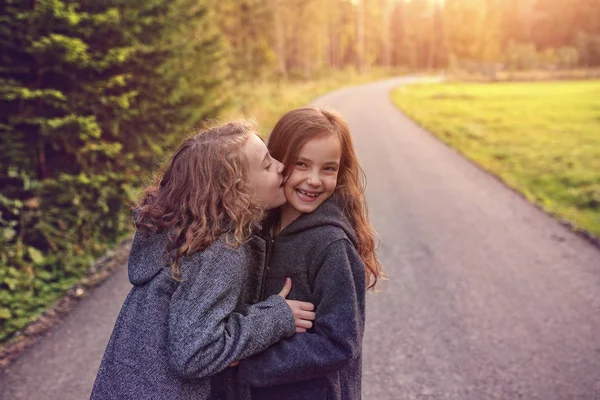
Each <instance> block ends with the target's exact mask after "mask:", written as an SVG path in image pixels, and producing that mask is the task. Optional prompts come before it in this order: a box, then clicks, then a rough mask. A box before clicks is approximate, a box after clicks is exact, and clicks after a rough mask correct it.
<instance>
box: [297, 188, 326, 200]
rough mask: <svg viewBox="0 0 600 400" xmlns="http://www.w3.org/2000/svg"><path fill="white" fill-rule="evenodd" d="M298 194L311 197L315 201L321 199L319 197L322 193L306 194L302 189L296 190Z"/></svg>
mask: <svg viewBox="0 0 600 400" xmlns="http://www.w3.org/2000/svg"><path fill="white" fill-rule="evenodd" d="M296 193H298V194H299V195H301V196H303V197H309V198H311V199H315V198H317V197H319V195H320V194H321V193H309V192H305V191H304V190H302V189H296Z"/></svg>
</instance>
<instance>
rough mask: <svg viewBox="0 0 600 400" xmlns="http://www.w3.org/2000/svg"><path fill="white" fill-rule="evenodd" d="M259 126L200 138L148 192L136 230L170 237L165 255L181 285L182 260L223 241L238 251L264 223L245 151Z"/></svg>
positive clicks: (244, 124)
mask: <svg viewBox="0 0 600 400" xmlns="http://www.w3.org/2000/svg"><path fill="white" fill-rule="evenodd" d="M253 132H256V129H255V126H254V124H252V123H251V122H248V121H235V122H231V123H228V124H225V125H221V126H216V127H212V128H208V129H204V130H199V131H196V132H194V134H193V135H192V136H190V137H188V138H187V139H186V140H184V141H183V143H182V144H181V145H180V146H179V148H178V149H177V151H175V153H174V154H173V156H172V157H171V158H170V159H169V161H168V162H167V164H166V165H165V166H164V167H163V168H162V169H161V171H160V172H159V173H158V174H157V175H156V178H155V182H154V183H153V184H152V185H150V186H149V187H147V188H146V189H145V190H144V193H143V195H142V199H141V200H140V202H139V203H138V205H137V209H138V210H139V212H137V214H136V218H135V221H134V222H135V226H136V228H137V229H138V230H140V231H141V232H143V233H145V234H151V233H156V232H163V231H168V237H169V240H168V244H167V248H166V249H165V250H166V252H167V254H168V255H170V256H171V257H172V263H171V273H172V275H173V277H174V278H175V279H180V268H179V264H180V259H181V257H184V256H189V255H190V254H192V253H194V252H197V251H202V250H204V249H206V248H207V247H208V246H210V244H211V243H213V242H214V241H215V240H217V239H218V238H219V237H220V236H221V235H223V234H226V238H227V242H228V244H230V245H232V246H237V245H239V244H240V243H242V242H243V241H245V240H246V239H247V238H248V237H249V236H250V234H251V230H252V227H253V225H255V224H256V223H258V222H259V221H260V220H261V219H262V217H263V208H262V207H261V206H260V203H259V202H258V201H257V200H256V198H255V196H254V193H253V191H252V188H251V186H250V184H249V183H248V180H247V179H245V176H246V169H247V167H246V166H247V160H246V156H245V154H244V152H243V146H244V143H245V142H246V140H248V137H249V135H251V134H253Z"/></svg>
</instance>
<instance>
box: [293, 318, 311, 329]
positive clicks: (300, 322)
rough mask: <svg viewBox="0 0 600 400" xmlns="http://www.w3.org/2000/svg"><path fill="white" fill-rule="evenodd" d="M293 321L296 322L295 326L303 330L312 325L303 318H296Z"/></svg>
mask: <svg viewBox="0 0 600 400" xmlns="http://www.w3.org/2000/svg"><path fill="white" fill-rule="evenodd" d="M295 323H296V328H303V329H305V330H308V329H310V328H312V326H313V323H312V322H310V321H306V320H304V319H296V320H295Z"/></svg>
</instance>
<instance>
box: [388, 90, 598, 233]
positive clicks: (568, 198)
mask: <svg viewBox="0 0 600 400" xmlns="http://www.w3.org/2000/svg"><path fill="white" fill-rule="evenodd" d="M392 99H393V101H394V103H395V104H396V105H397V106H398V107H399V108H400V109H401V110H402V111H403V112H405V113H406V114H407V115H408V116H410V117H411V118H413V119H414V120H415V121H417V122H418V123H419V124H421V125H422V126H423V127H424V128H425V129H427V130H429V131H430V132H432V133H433V134H434V135H436V136H438V137H439V138H440V139H441V140H443V141H444V142H446V143H447V144H449V145H450V146H452V147H454V148H456V149H457V150H459V151H460V152H461V153H463V154H464V155H465V156H467V157H468V158H470V159H471V160H473V161H474V162H476V163H477V164H479V165H481V166H483V167H484V168H486V169H487V170H489V171H491V172H492V173H494V174H496V175H497V176H499V177H500V178H501V179H502V180H503V181H505V182H506V183H507V184H508V185H509V186H511V187H513V188H514V189H516V190H517V191H519V192H521V193H522V194H524V195H525V197H526V198H527V199H529V200H530V201H532V202H534V203H536V204H538V205H539V206H540V207H541V208H542V209H544V210H546V211H547V212H549V213H551V214H553V215H555V216H557V217H559V218H560V219H562V220H564V221H566V222H568V223H570V224H571V225H572V226H573V227H574V228H575V229H576V230H582V231H586V232H588V233H591V234H593V235H595V236H596V238H598V237H600V81H598V80H596V81H571V82H568V81H562V82H544V83H502V84H499V83H497V84H474V83H438V84H426V85H414V86H404V87H401V88H398V89H396V90H395V91H394V92H393V93H392Z"/></svg>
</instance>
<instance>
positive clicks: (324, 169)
mask: <svg viewBox="0 0 600 400" xmlns="http://www.w3.org/2000/svg"><path fill="white" fill-rule="evenodd" d="M341 158H342V146H341V143H340V139H339V138H338V136H337V135H335V134H328V135H325V136H321V137H317V138H314V139H311V140H309V141H308V142H306V143H305V144H304V145H303V146H302V147H301V148H300V152H299V153H298V157H297V160H296V163H295V165H294V169H293V170H292V172H291V174H290V175H289V176H287V177H286V181H285V185H284V189H285V197H286V199H287V201H288V202H287V204H286V205H285V206H284V207H283V208H282V220H284V219H285V220H287V221H286V222H287V223H289V222H291V221H293V220H294V219H296V218H297V217H298V216H300V214H306V213H311V212H313V211H315V210H316V209H317V207H319V206H320V205H321V204H322V203H323V202H324V201H325V200H327V199H328V198H329V197H331V195H332V194H333V192H334V191H335V188H336V185H337V177H338V171H339V168H340V160H341Z"/></svg>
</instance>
